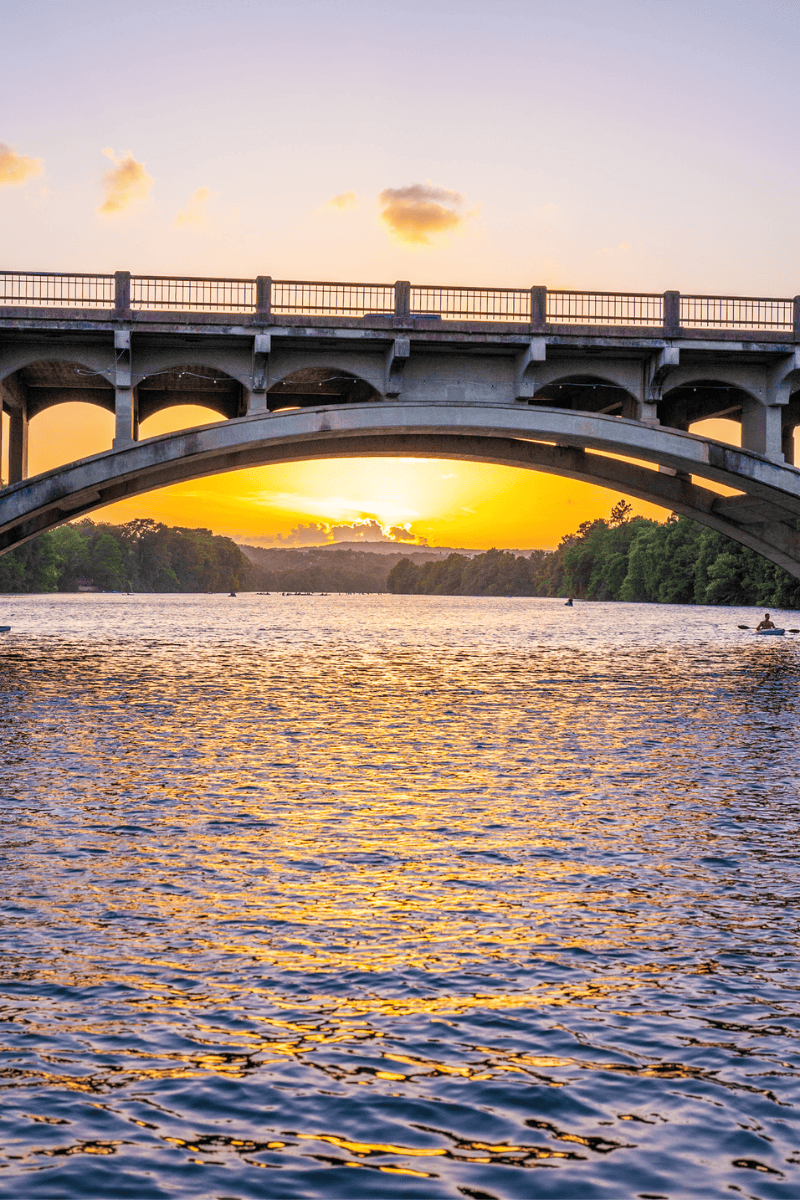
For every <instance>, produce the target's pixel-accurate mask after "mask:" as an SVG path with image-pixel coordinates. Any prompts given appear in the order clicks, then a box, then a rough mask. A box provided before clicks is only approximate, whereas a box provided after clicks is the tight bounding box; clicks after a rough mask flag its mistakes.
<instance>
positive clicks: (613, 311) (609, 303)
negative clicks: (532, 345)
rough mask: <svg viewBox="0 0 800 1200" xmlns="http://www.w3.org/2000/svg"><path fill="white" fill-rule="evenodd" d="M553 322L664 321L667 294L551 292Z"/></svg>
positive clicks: (549, 302) (549, 311)
mask: <svg viewBox="0 0 800 1200" xmlns="http://www.w3.org/2000/svg"><path fill="white" fill-rule="evenodd" d="M547 320H548V322H550V323H552V324H553V325H663V324H664V297H663V295H661V294H659V293H647V292H645V293H638V292H566V291H552V292H551V291H549V290H548V292H547Z"/></svg>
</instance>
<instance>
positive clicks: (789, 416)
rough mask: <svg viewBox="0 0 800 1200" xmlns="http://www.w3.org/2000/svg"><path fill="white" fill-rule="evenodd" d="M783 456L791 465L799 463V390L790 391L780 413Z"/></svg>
mask: <svg viewBox="0 0 800 1200" xmlns="http://www.w3.org/2000/svg"><path fill="white" fill-rule="evenodd" d="M781 427H782V431H783V438H782V442H783V457H784V459H785V461H786V462H787V463H790V464H791V465H792V466H794V465H795V464H800V391H797V392H792V395H791V396H790V397H789V403H788V404H787V405H786V406H785V408H784V409H783V411H782V413H781Z"/></svg>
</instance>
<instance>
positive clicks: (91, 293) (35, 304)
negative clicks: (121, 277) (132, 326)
mask: <svg viewBox="0 0 800 1200" xmlns="http://www.w3.org/2000/svg"><path fill="white" fill-rule="evenodd" d="M114 304H115V295H114V276H113V275H83V274H75V275H61V274H55V273H53V272H49V271H6V272H4V273H2V274H0V305H2V306H4V307H7V308H45V307H47V308H49V307H55V308H113V307H114Z"/></svg>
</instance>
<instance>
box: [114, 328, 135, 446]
mask: <svg viewBox="0 0 800 1200" xmlns="http://www.w3.org/2000/svg"><path fill="white" fill-rule="evenodd" d="M113 377H114V378H113V381H114V416H115V426H114V441H113V443H112V449H113V450H124V448H125V447H126V446H130V445H132V444H133V442H138V440H139V395H138V388H135V387H132V386H131V384H132V381H131V335H130V330H128V329H117V330H116V331H115V333H114V371H113Z"/></svg>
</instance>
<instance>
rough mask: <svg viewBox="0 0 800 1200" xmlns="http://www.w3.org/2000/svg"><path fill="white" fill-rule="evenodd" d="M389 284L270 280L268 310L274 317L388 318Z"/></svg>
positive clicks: (391, 302) (391, 289)
mask: <svg viewBox="0 0 800 1200" xmlns="http://www.w3.org/2000/svg"><path fill="white" fill-rule="evenodd" d="M394 290H395V289H394V284H391V283H306V282H304V281H302V280H294V279H274V280H272V288H271V309H272V312H273V313H277V314H278V315H280V314H284V315H287V316H288V315H291V314H293V313H297V314H299V315H308V316H333V317H365V316H369V315H370V314H371V313H377V314H378V315H386V316H390V315H391V314H392V313H394V310H395V299H394Z"/></svg>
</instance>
